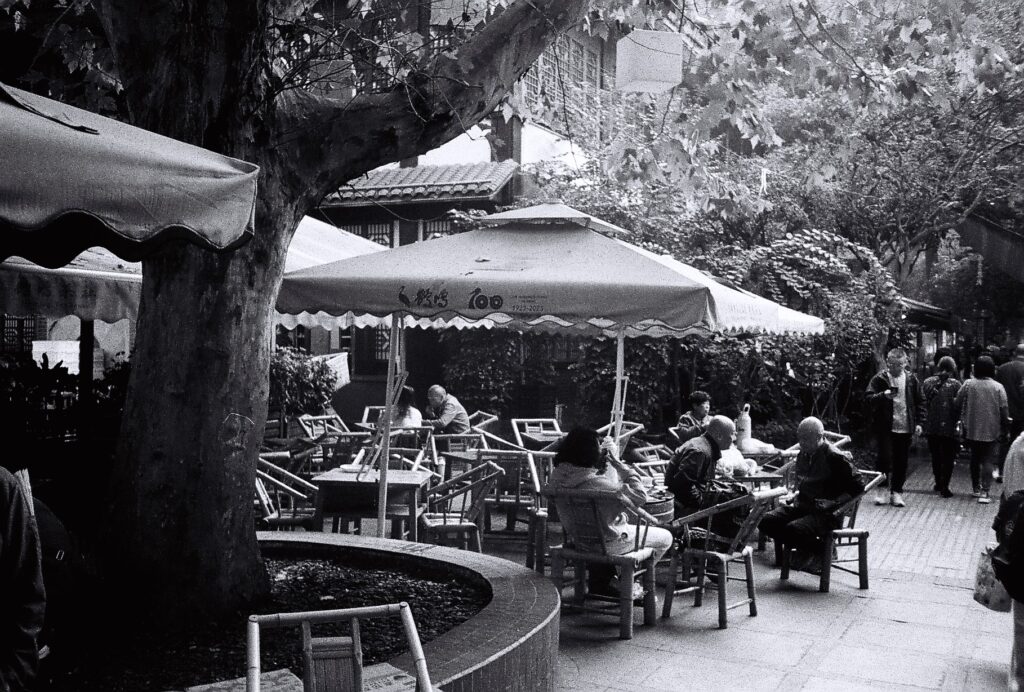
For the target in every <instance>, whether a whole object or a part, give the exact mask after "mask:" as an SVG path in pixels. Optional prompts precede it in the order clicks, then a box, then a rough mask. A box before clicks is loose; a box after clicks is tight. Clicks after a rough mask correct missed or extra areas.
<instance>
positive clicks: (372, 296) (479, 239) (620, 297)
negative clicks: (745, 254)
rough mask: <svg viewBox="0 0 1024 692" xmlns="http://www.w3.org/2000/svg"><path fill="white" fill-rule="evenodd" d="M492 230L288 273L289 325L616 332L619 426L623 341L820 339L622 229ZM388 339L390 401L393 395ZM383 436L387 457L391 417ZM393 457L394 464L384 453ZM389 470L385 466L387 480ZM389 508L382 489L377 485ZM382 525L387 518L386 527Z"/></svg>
mask: <svg viewBox="0 0 1024 692" xmlns="http://www.w3.org/2000/svg"><path fill="white" fill-rule="evenodd" d="M485 223H487V224H493V225H494V227H491V228H484V229H480V230H476V231H470V232H467V233H460V234H457V235H451V236H447V237H444V238H440V239H436V240H430V241H427V242H422V243H415V244H413V245H406V246H402V247H399V248H395V249H393V250H390V251H388V252H382V253H378V254H376V255H368V256H365V257H357V258H354V259H350V260H343V261H340V262H334V263H331V264H326V265H321V266H318V267H313V268H310V269H305V270H301V271H298V272H293V273H290V274H287V275H286V276H285V279H284V282H283V284H282V287H281V291H280V293H279V295H278V302H277V309H278V311H279V312H282V313H285V314H288V315H291V317H290V318H288V320H287V321H283V323H285V324H288V323H291V324H304V325H306V326H312V325H321V326H328V327H330V326H345V325H356V326H369V325H374V324H381V323H384V322H385V321H390V322H391V324H392V329H393V330H394V332H396V333H397V332H399V331H400V328H401V327H402V326H404V325H410V324H420V325H426V326H454V327H473V326H482V327H503V328H512V329H518V330H533V329H540V330H548V331H559V332H564V333H569V334H591V335H604V336H615V337H616V338H617V352H616V386H615V397H614V404H613V418H614V422H615V424H616V427H617V428H618V426H621V422H622V412H623V398H624V387H625V378H624V376H623V370H624V367H623V366H624V362H623V360H624V359H623V351H624V348H623V344H624V339H625V337H627V336H630V337H633V336H674V337H681V336H685V335H687V334H693V333H708V332H713V331H721V332H732V333H740V332H753V333H758V332H765V333H777V334H782V333H792V334H810V333H821V332H822V331H823V330H824V323H823V322H822V321H821V320H820V319H818V318H816V317H811V316H809V315H804V314H801V313H799V312H796V311H794V310H789V309H787V308H784V307H783V306H780V305H778V304H776V303H774V302H772V301H770V300H767V299H765V298H761V297H760V296H756V295H754V294H752V293H748V292H745V291H738V290H735V289H732V288H729V287H727V286H724V285H721V284H719V283H717V282H715V281H714V279H712V278H711V277H709V276H708V275H706V274H704V273H702V272H700V271H698V270H697V269H694V268H693V267H690V266H688V265H685V264H683V263H681V262H678V261H676V260H674V259H672V258H669V257H663V256H659V255H656V254H654V253H651V252H648V251H646V250H643V249H642V248H638V247H636V246H634V245H630V244H629V243H626V242H624V241H621V240H618V239H615V238H609V237H607V236H605V235H602V234H601V233H598V232H597V231H595V230H593V229H594V228H600V229H601V230H604V231H606V232H615V231H616V230H619V229H616V228H615V227H614V226H611V225H610V224H607V223H605V222H600V221H599V220H597V219H594V217H590V216H588V215H586V214H584V213H582V212H579V211H577V210H575V209H571V208H570V207H566V206H564V205H540V206H539V207H529V208H526V209H519V210H516V211H514V212H505V213H502V214H495V215H493V216H490V217H487V218H486V219H485ZM396 336H397V337H398V338H395V337H394V336H393V338H392V340H391V341H392V344H391V345H392V358H391V361H390V362H389V378H388V388H389V391H388V396H387V404H388V405H389V406H390V405H391V402H392V401H393V397H394V395H395V389H394V385H395V375H396V370H395V368H396V363H395V362H394V361H395V358H396V356H399V355H400V353H399V345H400V342H401V338H400V335H398V334H396ZM384 420H385V431H384V434H383V438H382V439H383V445H384V451H385V453H386V452H387V445H388V430H387V426H388V425H389V424H390V423H389V421H390V416H389V415H387V414H385V417H384ZM385 458H386V457H385ZM386 468H387V464H386V463H384V464H382V465H381V475H382V477H383V478H386ZM381 490H382V493H381V495H382V496H381V501H380V502H381V508H382V509H383V507H384V505H385V503H386V495H385V493H386V483H385V482H384V481H382V483H381ZM381 524H383V522H381Z"/></svg>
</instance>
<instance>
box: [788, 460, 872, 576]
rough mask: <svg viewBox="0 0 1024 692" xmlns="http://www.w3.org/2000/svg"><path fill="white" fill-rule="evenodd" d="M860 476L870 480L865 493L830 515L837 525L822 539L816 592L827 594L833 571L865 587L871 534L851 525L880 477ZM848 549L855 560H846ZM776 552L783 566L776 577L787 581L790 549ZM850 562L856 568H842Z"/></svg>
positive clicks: (864, 472) (862, 472) (850, 558)
mask: <svg viewBox="0 0 1024 692" xmlns="http://www.w3.org/2000/svg"><path fill="white" fill-rule="evenodd" d="M860 473H861V476H862V477H867V478H869V480H868V482H867V483H866V484H865V485H864V491H863V492H862V493H860V494H859V495H857V496H856V497H854V498H852V499H851V500H850V501H849V502H846V503H845V504H843V505H841V506H839V507H837V508H836V509H835V510H834V511H833V512H832V516H833V517H835V518H836V522H837V523H838V524H839V526H838V527H837V528H835V529H832V531H830V532H829V535H828V536H825V537H824V540H822V552H821V572H820V573H819V581H818V591H820V592H822V593H828V591H829V588H830V586H831V583H832V570H833V569H837V570H839V571H841V572H846V573H847V574H854V575H856V576H857V580H858V582H859V586H860V588H861V589H867V588H868V536H870V535H871V534H870V532H869V531H868V530H867V529H858V528H856V527H855V526H854V525H855V524H856V522H857V510H858V509H859V508H860V502H861V500H863V499H864V498H865V497H867V495H868V493H870V492H871V491H872V490H874V488H875V486H877V485H878V484H879V483H881V482H882V478H883V476H882V474H881V473H878V472H877V471H861V472H860ZM847 548H856V549H857V555H856V557H847V556H846V554H845V553H848V552H849V551H847V550H846V549H847ZM840 551H842V552H840ZM775 552H776V556H777V557H778V558H779V562H780V566H781V567H782V573H781V574H780V575H779V578H780V579H782V580H787V579H789V561H790V556H791V553H792V549H791V548H789V547H787V546H785V545H776V546H775ZM851 562H856V563H857V568H856V569H852V568H850V567H846V566H845V565H846V564H847V563H851Z"/></svg>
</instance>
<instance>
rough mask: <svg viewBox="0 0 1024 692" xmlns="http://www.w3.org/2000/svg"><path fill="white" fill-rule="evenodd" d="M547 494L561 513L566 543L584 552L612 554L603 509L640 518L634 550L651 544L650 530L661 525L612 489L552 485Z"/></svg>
mask: <svg viewBox="0 0 1024 692" xmlns="http://www.w3.org/2000/svg"><path fill="white" fill-rule="evenodd" d="M543 495H544V497H545V498H546V499H547V500H548V501H549V502H551V503H553V504H554V506H555V508H556V509H557V510H558V516H559V517H560V521H561V524H562V530H563V531H565V536H566V542H567V543H569V544H570V545H571V546H572V547H573V549H574V550H577V551H580V552H586V553H595V554H597V555H607V554H608V549H607V548H606V547H605V543H604V540H605V539H604V532H603V528H604V522H603V520H602V517H601V507H602V506H605V507H607V506H608V505H611V507H612V511H614V512H620V511H623V510H625V511H627V512H628V513H629V514H631V515H632V516H633V517H635V518H636V520H637V526H638V530H637V532H636V537H635V540H634V542H633V550H639V549H640V548H642V547H644V544H645V543H646V541H647V527H648V526H650V525H651V524H654V525H657V524H658V520H657V519H655V518H654V517H652V516H651V515H650V514H648V513H647V512H646V511H645V510H644V509H643V508H642V507H638V506H636V505H635V504H634V503H633V502H632V501H630V499H629V498H627V497H626V496H625V495H624V494H622V493H618V492H614V491H611V490H576V489H566V488H552V487H551V486H550V485H549V486H545V487H544V490H543Z"/></svg>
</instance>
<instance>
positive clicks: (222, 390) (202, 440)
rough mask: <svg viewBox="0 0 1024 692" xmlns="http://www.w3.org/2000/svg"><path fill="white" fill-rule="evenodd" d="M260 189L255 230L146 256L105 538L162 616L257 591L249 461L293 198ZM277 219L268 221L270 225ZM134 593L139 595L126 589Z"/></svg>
mask: <svg viewBox="0 0 1024 692" xmlns="http://www.w3.org/2000/svg"><path fill="white" fill-rule="evenodd" d="M268 187H270V186H269V185H267V184H266V183H265V184H264V185H263V186H262V188H261V192H262V195H261V201H260V203H259V206H258V215H257V220H258V226H259V228H261V229H263V232H258V233H257V234H256V237H255V239H254V240H253V241H251V242H250V243H249V244H247V245H246V246H245V247H244V248H242V249H241V250H239V251H237V252H234V253H232V254H230V255H215V254H213V253H210V252H206V251H203V250H199V249H196V248H194V247H191V246H180V247H176V248H173V249H170V250H168V251H167V252H165V253H163V254H162V255H161V256H160V257H158V258H155V259H152V260H148V261H146V262H145V265H144V272H145V276H146V279H145V282H144V284H143V294H142V307H141V309H140V311H139V323H138V332H137V334H138V336H137V338H136V343H135V351H134V352H133V354H132V373H131V382H130V386H129V395H128V401H127V403H126V407H125V419H124V422H123V425H122V429H121V438H120V441H119V446H118V452H117V463H116V466H115V470H114V474H113V479H114V480H113V482H114V487H113V493H112V502H111V504H110V515H109V519H110V524H109V528H108V531H107V536H108V537H109V538H110V546H109V547H111V548H113V550H112V551H111V552H110V553H109V558H110V559H108V566H110V567H113V568H114V571H113V572H112V574H115V575H117V576H118V577H119V579H118V582H119V585H120V586H121V587H122V588H124V587H128V588H132V587H133V586H135V587H138V588H137V589H136V590H135V591H136V595H137V596H138V597H141V598H142V599H145V600H146V601H149V602H148V603H147V605H148V606H149V607H146V608H145V609H144V610H145V612H147V613H160V614H162V615H165V616H169V617H170V619H171V620H173V619H175V618H176V617H178V616H181V617H186V616H188V615H189V614H194V613H196V612H202V611H204V610H206V611H208V610H209V609H210V605H211V604H216V606H217V607H218V608H221V609H223V610H224V611H225V612H233V611H236V610H238V609H239V608H242V607H244V606H245V605H246V604H249V603H252V602H253V601H254V600H257V599H258V598H259V597H260V596H262V595H264V594H265V593H266V592H267V589H268V580H267V578H266V575H265V574H264V570H263V568H262V565H261V562H260V559H259V551H258V548H257V545H256V536H255V531H254V529H253V521H254V518H253V503H252V497H253V482H254V475H255V464H254V463H253V462H254V460H255V458H256V454H257V452H258V448H259V444H260V442H261V440H262V431H263V424H264V421H265V418H266V405H267V392H268V370H269V358H270V348H271V345H270V338H269V334H270V324H271V322H270V320H271V310H272V308H273V300H274V297H275V296H276V295H277V288H278V285H279V283H280V279H281V273H282V270H283V265H284V254H285V248H286V246H287V239H288V238H290V237H291V235H292V234H291V233H290V232H288V231H289V230H291V229H292V228H294V226H295V217H294V213H293V212H291V211H290V210H291V208H292V207H291V204H287V203H285V202H284V201H283V200H282V199H281V198H280V195H275V194H273V193H272V190H268ZM270 229H279V232H276V233H273V232H268V231H270ZM132 602H133V605H137V604H138V603H139V601H138V600H137V599H132Z"/></svg>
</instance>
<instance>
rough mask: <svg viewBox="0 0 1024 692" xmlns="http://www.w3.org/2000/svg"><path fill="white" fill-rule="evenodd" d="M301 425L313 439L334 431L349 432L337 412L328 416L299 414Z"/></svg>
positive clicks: (304, 431)
mask: <svg viewBox="0 0 1024 692" xmlns="http://www.w3.org/2000/svg"><path fill="white" fill-rule="evenodd" d="M298 420H299V426H300V427H301V428H302V432H303V433H305V435H306V437H308V438H310V439H311V440H319V439H320V438H321V437H324V436H325V435H330V434H332V433H345V432H348V431H349V430H348V426H347V425H345V422H344V421H343V420H341V418H339V417H338V416H337V415H336V414H331V415H327V416H310V415H307V414H303V415H301V416H299V419H298Z"/></svg>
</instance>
